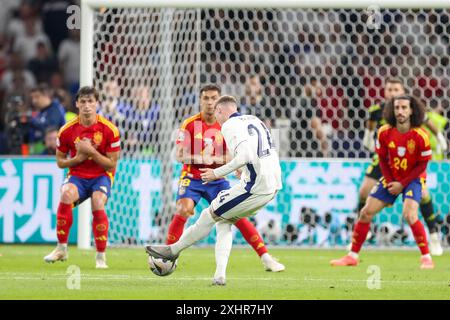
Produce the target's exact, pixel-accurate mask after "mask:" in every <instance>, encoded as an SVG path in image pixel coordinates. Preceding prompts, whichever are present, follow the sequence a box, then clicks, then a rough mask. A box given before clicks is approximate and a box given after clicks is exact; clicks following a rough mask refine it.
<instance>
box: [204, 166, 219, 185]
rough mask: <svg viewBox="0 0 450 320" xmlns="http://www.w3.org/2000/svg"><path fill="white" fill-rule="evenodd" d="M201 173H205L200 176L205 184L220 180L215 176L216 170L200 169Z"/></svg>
mask: <svg viewBox="0 0 450 320" xmlns="http://www.w3.org/2000/svg"><path fill="white" fill-rule="evenodd" d="M200 171H201V172H203V173H202V174H200V177H201V178H202V180H203V182H205V183H208V182H211V181H214V180H217V179H218V177H216V175H215V174H214V170H213V169H211V168H200Z"/></svg>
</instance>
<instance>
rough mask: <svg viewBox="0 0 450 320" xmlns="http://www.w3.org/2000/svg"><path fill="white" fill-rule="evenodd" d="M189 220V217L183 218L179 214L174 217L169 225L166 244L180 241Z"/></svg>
mask: <svg viewBox="0 0 450 320" xmlns="http://www.w3.org/2000/svg"><path fill="white" fill-rule="evenodd" d="M187 219H188V218H187V217H183V216H182V215H179V214H178V213H176V214H175V215H174V216H173V219H172V222H171V223H170V225H169V231H168V233H167V239H166V244H173V243H175V242H177V241H178V240H179V239H180V237H181V235H182V234H183V230H184V225H185V224H186V221H187Z"/></svg>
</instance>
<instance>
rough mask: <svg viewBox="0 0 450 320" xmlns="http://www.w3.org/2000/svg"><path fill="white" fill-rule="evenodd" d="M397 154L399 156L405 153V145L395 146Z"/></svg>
mask: <svg viewBox="0 0 450 320" xmlns="http://www.w3.org/2000/svg"><path fill="white" fill-rule="evenodd" d="M397 154H398V156H399V157H404V156H405V154H406V148H405V147H398V148H397Z"/></svg>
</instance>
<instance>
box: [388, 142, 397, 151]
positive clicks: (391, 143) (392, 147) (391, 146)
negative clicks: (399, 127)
mask: <svg viewBox="0 0 450 320" xmlns="http://www.w3.org/2000/svg"><path fill="white" fill-rule="evenodd" d="M388 147H389V148H390V149H395V142H394V141H391V142H390V143H389V146H388Z"/></svg>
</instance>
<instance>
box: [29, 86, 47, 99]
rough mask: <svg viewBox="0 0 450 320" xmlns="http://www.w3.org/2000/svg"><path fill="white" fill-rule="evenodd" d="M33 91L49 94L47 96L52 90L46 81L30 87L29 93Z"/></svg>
mask: <svg viewBox="0 0 450 320" xmlns="http://www.w3.org/2000/svg"><path fill="white" fill-rule="evenodd" d="M33 92H40V93H42V94H43V95H46V96H49V97H51V96H52V92H51V90H50V87H49V86H48V84H46V83H39V84H38V85H37V86H35V87H33V88H31V90H30V93H33Z"/></svg>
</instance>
